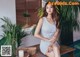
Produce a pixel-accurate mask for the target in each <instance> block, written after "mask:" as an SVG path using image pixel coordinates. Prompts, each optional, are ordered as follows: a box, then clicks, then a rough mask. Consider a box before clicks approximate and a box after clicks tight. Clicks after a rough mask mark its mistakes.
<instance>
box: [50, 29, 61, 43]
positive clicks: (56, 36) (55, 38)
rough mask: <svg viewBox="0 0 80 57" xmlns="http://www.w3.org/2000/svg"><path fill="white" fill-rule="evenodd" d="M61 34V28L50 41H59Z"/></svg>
mask: <svg viewBox="0 0 80 57" xmlns="http://www.w3.org/2000/svg"><path fill="white" fill-rule="evenodd" d="M59 34H60V30H59V29H57V30H56V32H55V34H54V35H53V37H52V38H51V39H50V40H49V41H50V42H52V43H54V42H55V41H57V39H58V37H59Z"/></svg>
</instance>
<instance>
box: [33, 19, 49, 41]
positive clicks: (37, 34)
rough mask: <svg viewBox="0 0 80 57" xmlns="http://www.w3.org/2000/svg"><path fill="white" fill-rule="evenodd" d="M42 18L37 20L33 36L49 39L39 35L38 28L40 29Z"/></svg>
mask: <svg viewBox="0 0 80 57" xmlns="http://www.w3.org/2000/svg"><path fill="white" fill-rule="evenodd" d="M42 21H43V20H42V18H41V19H40V20H39V22H38V25H37V27H36V30H35V33H34V36H35V37H37V38H40V39H41V40H44V41H49V40H48V39H47V38H44V37H43V36H41V35H40V29H41V26H42Z"/></svg>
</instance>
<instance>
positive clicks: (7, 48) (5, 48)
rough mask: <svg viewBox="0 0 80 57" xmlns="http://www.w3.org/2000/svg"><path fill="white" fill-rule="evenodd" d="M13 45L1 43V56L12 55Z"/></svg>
mask: <svg viewBox="0 0 80 57" xmlns="http://www.w3.org/2000/svg"><path fill="white" fill-rule="evenodd" d="M11 55H12V46H11V45H1V56H11Z"/></svg>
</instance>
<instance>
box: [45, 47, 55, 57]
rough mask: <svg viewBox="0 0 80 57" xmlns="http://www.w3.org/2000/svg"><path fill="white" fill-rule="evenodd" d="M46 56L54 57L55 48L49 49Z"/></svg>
mask: <svg viewBox="0 0 80 57" xmlns="http://www.w3.org/2000/svg"><path fill="white" fill-rule="evenodd" d="M46 55H47V56H48V57H54V51H53V48H52V47H51V46H49V47H48V50H47V52H46Z"/></svg>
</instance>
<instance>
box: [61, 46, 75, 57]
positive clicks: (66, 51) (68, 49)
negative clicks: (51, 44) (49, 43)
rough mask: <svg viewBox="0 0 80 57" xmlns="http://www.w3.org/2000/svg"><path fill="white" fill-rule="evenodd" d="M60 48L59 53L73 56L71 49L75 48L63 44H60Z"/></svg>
mask: <svg viewBox="0 0 80 57" xmlns="http://www.w3.org/2000/svg"><path fill="white" fill-rule="evenodd" d="M60 48H61V49H60V53H61V55H63V54H69V57H74V53H73V51H74V50H75V49H74V48H72V47H69V46H65V45H62V46H61V47H60Z"/></svg>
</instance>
